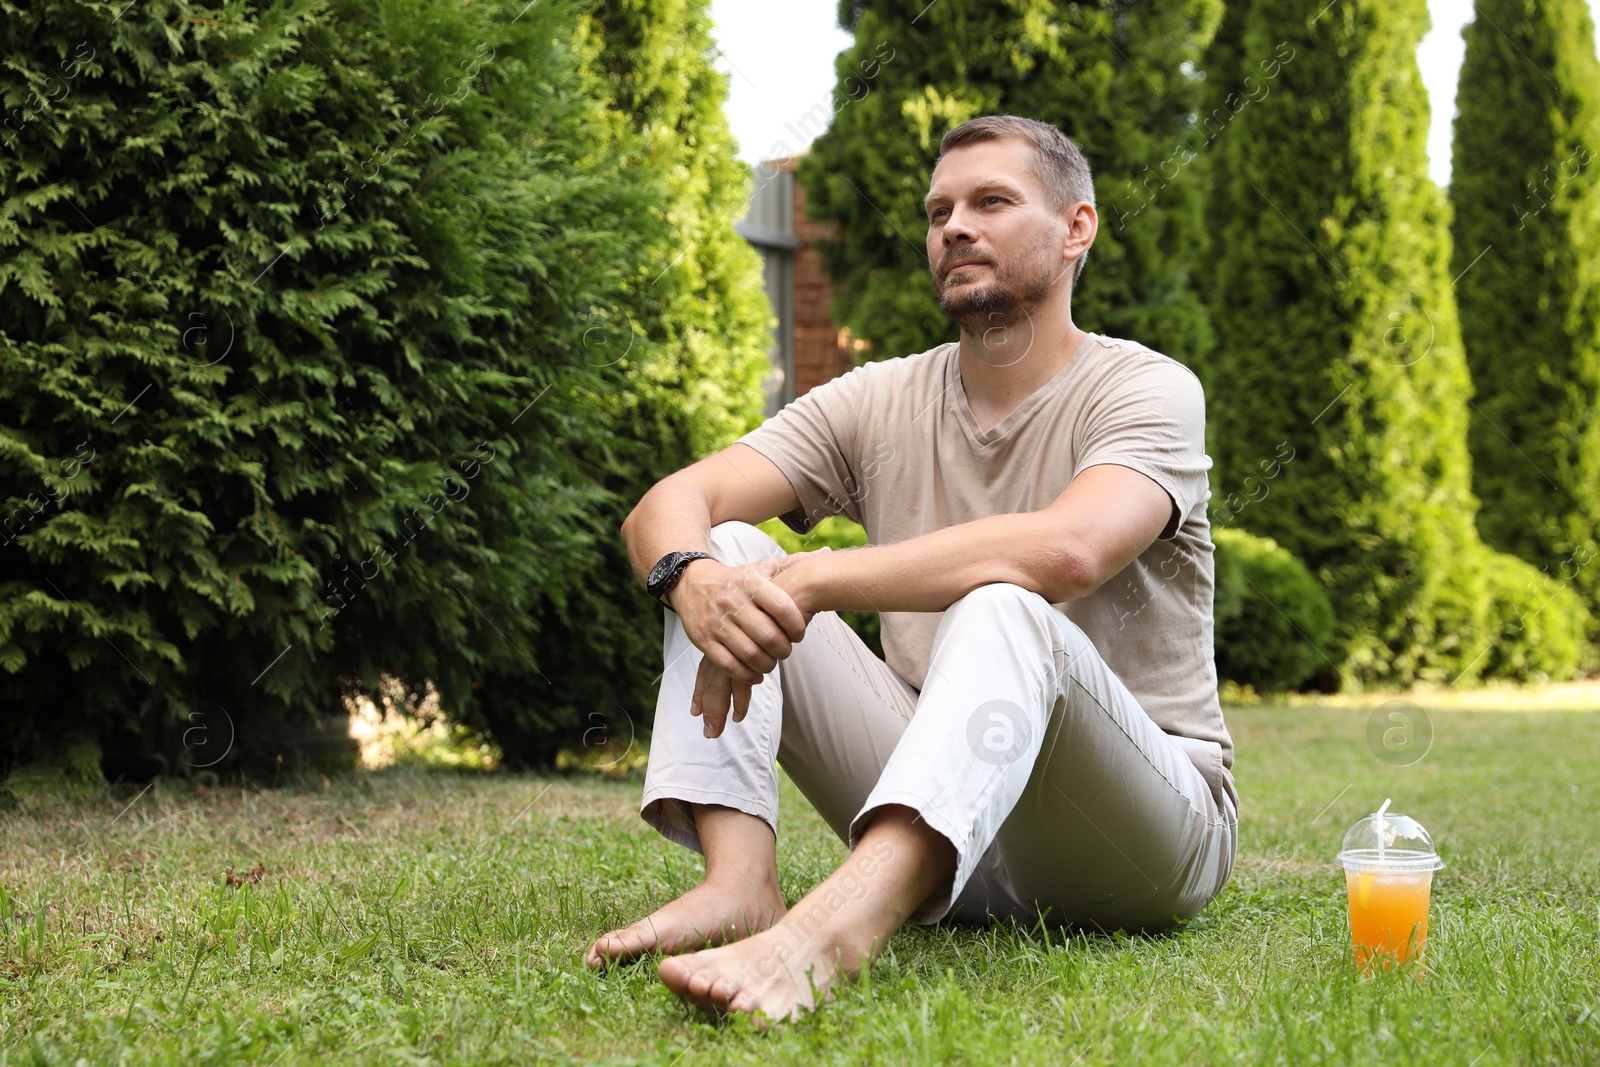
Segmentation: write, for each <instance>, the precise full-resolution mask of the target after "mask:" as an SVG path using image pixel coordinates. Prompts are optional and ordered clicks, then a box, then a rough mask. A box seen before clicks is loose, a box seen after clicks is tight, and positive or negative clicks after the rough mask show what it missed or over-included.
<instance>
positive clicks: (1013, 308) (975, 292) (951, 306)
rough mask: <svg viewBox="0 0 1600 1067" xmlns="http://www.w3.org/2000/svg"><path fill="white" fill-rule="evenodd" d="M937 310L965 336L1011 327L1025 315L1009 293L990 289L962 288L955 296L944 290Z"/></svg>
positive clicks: (969, 286)
mask: <svg viewBox="0 0 1600 1067" xmlns="http://www.w3.org/2000/svg"><path fill="white" fill-rule="evenodd" d="M939 307H940V308H941V309H942V310H943V311H944V313H945V315H946V316H948V317H949V319H950V321H951V322H954V323H955V324H956V325H957V326H960V327H961V329H962V331H963V332H965V333H969V334H981V333H983V332H984V331H986V330H994V329H1004V328H1006V327H1008V326H1013V325H1015V324H1016V323H1017V322H1019V321H1021V319H1022V318H1023V316H1024V315H1025V314H1026V312H1025V311H1024V310H1023V309H1022V308H1021V307H1020V306H1018V304H1017V302H1016V301H1015V300H1014V299H1012V297H1011V294H1010V293H1007V292H1005V291H1004V290H1001V289H998V288H996V287H995V286H992V285H984V286H978V285H966V286H961V287H960V289H959V291H957V292H951V291H950V289H949V288H946V289H945V293H944V297H943V298H942V299H941V300H940V301H939Z"/></svg>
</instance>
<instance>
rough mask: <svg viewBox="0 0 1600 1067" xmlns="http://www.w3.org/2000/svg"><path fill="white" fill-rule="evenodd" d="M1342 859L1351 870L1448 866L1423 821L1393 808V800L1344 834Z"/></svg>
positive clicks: (1430, 868)
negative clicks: (1423, 826) (1398, 812)
mask: <svg viewBox="0 0 1600 1067" xmlns="http://www.w3.org/2000/svg"><path fill="white" fill-rule="evenodd" d="M1338 862H1339V865H1340V866H1341V867H1343V868H1344V869H1345V870H1349V871H1374V872H1379V871H1382V872H1389V871H1394V872H1412V871H1437V870H1439V869H1440V868H1441V867H1443V866H1444V861H1443V860H1441V859H1439V854H1438V853H1437V852H1436V851H1434V848H1433V838H1431V837H1429V836H1428V831H1426V830H1424V829H1423V828H1422V824H1421V823H1419V822H1417V820H1415V819H1413V818H1411V817H1410V816H1407V815H1395V814H1393V813H1391V812H1390V811H1389V801H1388V800H1385V801H1384V802H1383V807H1381V808H1379V809H1378V810H1377V811H1375V812H1373V813H1372V814H1371V815H1368V816H1367V817H1366V818H1365V819H1362V820H1361V821H1360V822H1358V823H1356V824H1355V825H1354V826H1352V827H1350V832H1349V833H1347V834H1345V835H1344V848H1343V850H1342V851H1340V853H1339V856H1338Z"/></svg>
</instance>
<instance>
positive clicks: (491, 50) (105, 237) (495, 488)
mask: <svg viewBox="0 0 1600 1067" xmlns="http://www.w3.org/2000/svg"><path fill="white" fill-rule="evenodd" d="M0 15H3V18H0V50H3V51H4V53H5V54H6V55H7V56H8V63H7V65H6V67H5V68H4V71H3V72H0V100H3V101H4V102H5V104H6V106H7V108H9V109H12V111H13V112H14V111H15V109H16V108H17V107H19V106H21V107H26V108H31V110H30V111H29V112H28V114H27V121H26V122H21V123H15V122H14V123H13V125H12V126H10V127H8V128H7V129H8V132H10V133H11V134H12V137H13V140H12V141H11V142H8V144H7V148H6V150H5V151H4V152H0V249H3V253H0V450H3V452H4V456H5V459H6V462H5V463H4V464H0V502H3V507H4V514H5V515H6V516H7V517H8V518H9V520H10V525H8V526H7V533H6V543H5V544H4V545H0V668H3V671H0V703H3V705H4V707H5V708H6V715H7V720H8V722H7V725H8V730H7V731H6V734H5V737H4V739H3V740H0V746H3V748H4V752H3V753H0V760H11V761H16V760H22V759H28V758H33V757H36V756H38V755H39V754H41V753H47V752H49V751H51V750H53V749H54V750H59V749H61V747H62V746H64V745H68V744H81V743H82V741H83V740H84V739H88V740H90V741H92V742H94V743H97V744H99V745H100V747H101V748H102V750H103V751H104V752H105V753H106V755H107V757H108V759H109V760H110V761H111V762H112V763H113V764H116V763H118V761H120V762H121V763H122V764H124V765H126V766H129V767H132V768H134V769H135V770H136V771H137V770H142V771H146V772H148V771H150V770H156V769H161V768H162V767H163V766H164V767H165V768H166V769H168V770H182V769H183V766H182V765H183V764H184V763H188V762H190V761H189V759H188V758H187V754H186V751H187V750H186V749H185V747H184V745H183V743H182V741H181V739H182V738H183V737H184V736H185V734H186V732H187V731H184V730H182V729H181V727H182V726H183V725H184V724H186V723H190V722H194V721H196V716H199V717H200V718H201V719H204V720H205V721H206V722H207V724H208V725H211V724H215V722H216V720H217V719H218V718H219V717H225V718H226V719H227V720H228V721H229V722H230V723H232V724H234V725H236V726H237V727H238V733H239V735H240V736H251V735H257V736H259V733H260V730H259V726H260V724H261V723H263V722H270V721H273V720H279V719H284V718H290V717H315V716H317V715H318V714H327V713H329V712H333V711H337V709H338V707H339V700H340V697H341V695H343V694H345V693H348V692H350V691H351V690H361V689H365V690H367V691H376V689H377V684H378V679H379V678H380V676H382V675H389V676H393V677H395V678H398V679H400V680H402V681H403V682H404V683H405V684H407V685H408V686H410V687H411V688H412V689H413V691H420V690H421V689H422V688H423V687H424V686H426V685H429V684H431V685H433V686H435V687H437V689H438V690H439V692H440V695H441V698H442V703H443V705H444V706H445V707H446V708H448V709H451V710H452V711H454V712H456V713H458V714H460V715H462V716H464V717H466V718H469V719H470V718H472V717H473V716H474V715H475V714H480V715H481V714H482V712H483V705H484V704H486V703H488V701H486V700H477V701H475V699H474V686H475V685H476V686H477V687H479V688H480V689H483V690H486V691H488V692H490V693H499V694H501V698H500V699H501V705H502V706H504V705H505V704H507V703H509V702H511V701H510V698H509V697H508V696H507V695H506V694H508V692H509V691H511V690H516V691H517V697H516V699H515V703H516V704H517V707H518V717H517V721H518V722H519V723H521V724H522V726H523V727H524V731H523V733H522V734H521V735H520V736H517V737H514V738H511V740H512V742H513V743H512V744H511V745H509V746H508V748H509V749H511V751H509V752H508V755H511V756H513V757H521V758H523V759H525V760H529V761H535V762H538V761H542V760H545V759H548V758H549V757H550V756H551V755H553V746H554V744H555V743H556V742H557V741H558V740H559V739H560V738H562V737H572V736H576V732H577V731H582V730H584V729H585V728H587V726H588V725H589V722H590V720H589V716H591V715H594V714H600V715H602V716H605V717H608V718H612V719H618V720H620V718H621V717H623V716H629V717H632V716H635V715H638V714H642V711H641V709H647V708H648V707H649V706H650V704H651V703H652V701H651V700H650V699H649V698H650V697H651V696H652V695H653V693H652V689H651V684H650V682H651V679H652V677H653V676H654V674H655V670H656V668H657V667H658V666H659V664H658V663H657V662H656V661H657V660H659V655H660V653H659V648H660V646H659V643H658V642H659V621H658V620H656V621H654V622H653V621H652V620H654V618H655V613H654V612H652V611H650V610H648V605H647V604H646V603H645V601H644V598H643V595H642V594H641V593H639V592H638V591H637V590H636V589H633V588H632V586H633V583H632V578H631V576H630V575H628V574H627V573H626V571H624V572H623V573H621V574H620V575H619V574H618V573H617V569H616V557H617V552H616V548H615V542H616V540H617V534H616V525H617V521H618V518H619V516H620V514H621V513H622V512H624V511H625V509H626V507H627V505H628V504H629V503H631V500H632V499H634V498H636V497H637V495H638V494H639V493H640V492H642V491H643V488H644V487H645V485H646V484H648V481H649V477H650V473H651V471H652V470H654V469H660V468H662V467H664V466H668V465H673V464H675V463H676V464H680V465H681V463H682V462H687V461H688V460H689V459H691V458H692V455H691V454H690V452H691V450H690V449H689V448H688V447H685V446H684V445H683V444H682V442H684V441H687V440H691V439H692V438H693V434H694V433H697V432H701V431H699V430H686V429H681V428H680V429H679V430H678V431H677V433H676V437H675V438H671V440H672V441H673V442H674V443H673V444H671V445H670V446H668V445H663V444H662V443H661V441H662V440H667V439H668V435H667V434H665V433H663V434H662V437H661V439H660V440H658V441H656V442H644V443H636V442H634V441H633V440H632V439H631V438H630V436H629V435H628V434H626V433H622V432H619V429H624V428H631V427H635V426H638V425H639V424H640V423H641V422H645V421H653V422H654V423H655V424H657V425H661V426H669V427H671V426H677V427H682V426H683V425H685V424H686V423H692V422H693V420H692V419H690V418H689V417H688V416H683V415H680V414H676V413H673V412H670V411H664V410H663V406H664V405H666V404H667V400H668V399H669V397H670V387H669V386H662V387H661V388H660V389H659V390H656V391H655V392H653V393H652V392H650V391H649V390H640V389H638V388H635V387H634V382H635V381H636V380H637V378H638V377H639V376H640V375H641V374H646V373H648V372H649V369H650V368H651V367H659V366H660V361H661V360H662V359H663V358H665V357H664V356H663V354H662V353H661V352H660V351H658V350H657V346H650V345H646V346H644V347H643V348H642V349H640V350H638V352H637V353H635V354H634V355H630V357H628V358H624V359H621V360H617V359H614V358H609V357H608V358H606V359H601V358H597V357H596V356H595V355H594V348H593V345H594V342H595V341H596V340H597V338H600V337H602V336H606V335H604V334H603V333H602V334H597V333H596V332H594V331H596V330H597V329H601V328H603V327H608V326H613V325H614V324H616V323H619V322H620V323H623V324H624V326H623V330H624V331H628V332H631V331H632V330H633V327H632V326H631V325H628V324H630V323H633V322H639V321H644V322H649V321H651V319H652V318H653V317H654V316H657V315H660V314H663V313H664V312H662V311H661V307H662V306H663V304H662V300H663V298H662V295H661V292H660V291H656V292H647V291H646V290H645V289H644V287H642V286H641V285H640V284H639V283H638V279H639V278H642V277H647V276H654V275H655V274H656V273H658V272H659V271H660V270H661V267H662V266H663V264H661V262H660V259H659V252H660V249H661V248H662V247H663V246H664V245H666V244H669V243H670V241H671V238H670V237H669V236H668V235H667V233H666V231H665V230H664V227H665V226H667V225H668V220H666V219H664V218H663V216H662V215H661V213H660V204H661V202H662V199H663V189H662V186H661V184H660V180H659V179H660V176H659V174H656V173H652V172H649V171H643V170H640V169H638V168H630V167H629V166H628V163H629V161H630V159H632V158H636V157H637V155H638V152H639V149H638V147H637V143H636V142H634V141H632V140H631V139H630V134H629V133H628V131H627V129H626V126H625V122H624V119H625V116H619V115H618V114H617V113H616V112H614V111H611V110H609V109H608V106H607V102H608V100H609V98H610V95H611V93H610V90H609V89H608V87H607V86H606V85H605V84H604V83H603V82H602V81H601V80H600V79H599V77H598V76H597V75H596V74H595V73H593V69H592V67H591V64H592V62H593V60H594V58H595V55H594V52H593V49H594V47H595V44H594V42H593V39H592V35H589V34H587V33H586V32H585V26H586V22H585V18H586V16H585V13H584V12H582V11H578V10H574V9H573V7H572V6H570V5H569V4H568V3H566V2H565V0H546V2H542V3H539V4H534V5H528V4H525V3H522V2H519V0H490V2H480V3H474V4H470V5H467V4H459V3H453V2H442V0H379V2H377V3H375V4H367V3H362V4H357V3H354V2H351V0H289V2H286V3H282V4H277V5H263V4H257V3H246V2H239V0H234V2H227V3H222V4H219V5H216V6H202V5H201V4H199V3H192V2H188V0H171V2H158V3H155V4H149V5H138V6H135V7H132V8H128V7H126V5H124V4H112V3H99V2H92V0H82V2H74V3H58V4H50V5H18V4H15V3H11V2H9V0H0ZM41 89H42V90H44V91H43V92H42V93H41V92H37V91H36V90H41ZM29 93H33V95H32V96H29V95H28V94H29ZM34 104H37V105H38V106H37V107H34V106H33V105H34ZM665 306H666V307H669V308H670V307H671V306H673V304H672V303H671V301H670V300H669V301H667V302H666V304H665ZM609 336H612V337H617V336H619V334H617V333H612V334H610V335H609ZM664 377H668V378H670V375H664ZM724 432H726V431H724ZM673 449H676V453H675V454H674V452H673ZM624 589H626V592H624ZM628 597H633V598H635V599H634V600H632V601H629V600H628V599H627V598H628ZM652 625H654V626H656V627H657V629H656V632H655V633H654V635H653V636H652V634H651V633H650V627H651V626H652ZM506 740H507V739H506V738H502V742H503V743H504V742H505V741H506ZM239 755H240V753H237V752H235V753H234V754H233V756H232V757H230V758H235V757H237V756H239ZM246 755H248V753H246ZM266 755H268V756H269V757H270V753H267V754H266Z"/></svg>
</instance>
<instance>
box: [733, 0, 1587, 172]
mask: <svg viewBox="0 0 1600 1067" xmlns="http://www.w3.org/2000/svg"><path fill="white" fill-rule="evenodd" d="M1589 9H1590V12H1591V13H1592V14H1594V16H1595V21H1596V22H1600V0H1589ZM838 10H839V5H838V2H837V0H786V2H785V3H783V4H781V5H778V4H774V3H773V2H772V0H712V3H711V13H712V17H713V18H714V19H715V20H716V24H717V31H716V33H717V41H718V44H719V45H720V46H721V48H722V51H723V57H722V60H721V61H720V66H721V68H722V69H723V70H724V71H725V72H726V73H727V74H728V76H729V78H730V84H729V95H728V104H727V109H726V110H727V114H728V121H729V122H730V123H731V124H732V126H733V133H734V136H736V137H737V138H738V139H739V145H740V153H739V154H740V157H741V158H742V159H744V160H746V161H748V162H751V163H756V162H759V161H761V160H762V159H767V158H770V157H771V156H773V155H774V154H779V155H781V154H785V153H786V152H787V151H788V150H795V149H799V148H800V147H801V146H802V145H804V144H806V143H809V141H810V137H807V136H804V133H803V131H802V132H801V133H800V134H797V133H796V132H795V130H796V129H797V123H798V122H799V120H801V118H802V117H803V116H804V115H806V114H807V112H809V111H810V110H811V109H812V107H813V106H814V105H816V104H818V103H822V104H823V106H824V107H826V106H827V101H828V100H829V98H830V96H831V95H832V93H833V60H834V57H835V56H836V55H838V53H839V52H840V51H842V50H843V49H845V48H847V47H849V45H850V36H849V35H848V34H846V33H845V32H844V31H842V30H840V29H839V28H838V25H837V24H836V22H835V19H836V17H837V15H838ZM1428 10H1429V11H1430V12H1431V13H1432V15H1433V30H1432V31H1431V32H1430V33H1429V34H1428V36H1427V37H1425V38H1423V41H1422V46H1421V47H1420V48H1418V49H1417V61H1418V62H1419V63H1420V64H1421V66H1422V80H1423V83H1424V84H1425V85H1426V86H1427V87H1428V96H1429V98H1430V100H1431V102H1432V105H1433V127H1432V129H1431V130H1430V132H1429V137H1428V159H1429V170H1430V172H1431V173H1432V174H1433V178H1434V180H1435V181H1437V182H1438V183H1439V184H1440V185H1444V184H1447V183H1448V182H1449V180H1450V120H1451V119H1452V117H1453V116H1454V115H1455V97H1456V74H1457V72H1458V71H1459V70H1460V68H1461V53H1462V50H1463V48H1464V45H1463V42H1462V40H1461V27H1462V26H1464V25H1466V23H1467V22H1468V21H1469V20H1470V19H1471V18H1472V0H1428ZM892 43H893V42H891V44H892ZM774 146H777V147H778V152H776V153H774V152H773V151H772V149H773V147H774Z"/></svg>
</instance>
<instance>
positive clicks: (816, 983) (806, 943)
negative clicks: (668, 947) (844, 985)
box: [658, 915, 866, 1025]
mask: <svg viewBox="0 0 1600 1067" xmlns="http://www.w3.org/2000/svg"><path fill="white" fill-rule="evenodd" d="M805 927H806V923H804V922H796V921H795V920H794V917H793V915H790V916H789V917H788V918H786V919H784V920H783V921H781V922H779V923H777V924H776V925H774V926H773V927H772V928H771V929H770V930H767V931H766V932H764V933H760V934H756V935H755V936H753V937H749V938H746V939H744V940H742V941H740V942H738V943H737V944H733V945H727V946H724V947H722V948H713V949H708V950H706V951H703V952H692V953H688V954H687V955H682V956H674V957H672V958H671V959H666V960H662V961H661V966H660V969H659V971H658V973H659V974H660V976H661V981H662V982H663V983H665V984H666V986H667V988H668V989H670V990H672V991H673V992H674V993H676V994H678V996H680V997H683V998H684V999H685V1000H688V1001H691V1002H692V1003H694V1004H698V1005H699V1006H700V1007H702V1008H705V1009H706V1010H707V1011H711V1012H715V1013H717V1014H719V1015H722V1014H727V1013H729V1012H735V1011H739V1012H745V1013H747V1014H749V1015H750V1016H752V1017H753V1018H754V1019H755V1020H756V1022H757V1024H758V1025H766V1024H768V1023H771V1022H777V1021H780V1020H785V1019H793V1018H797V1017H798V1016H800V1015H802V1014H804V1013H805V1012H808V1011H810V1010H811V1009H813V1008H815V1007H816V1006H817V1002H818V1001H819V1000H820V999H823V998H825V997H826V996H827V995H828V990H829V988H830V987H831V986H832V985H833V983H834V981H835V980H836V979H837V978H839V976H840V975H844V976H845V977H846V978H849V979H851V980H854V979H855V978H856V976H857V975H858V974H859V972H860V967H861V963H862V961H863V959H864V958H865V956H866V953H865V951H863V950H859V949H855V948H851V947H846V946H843V945H840V944H838V943H837V942H836V941H835V939H833V938H831V937H826V936H823V933H822V931H820V930H810V931H808V930H807V929H806V928H805Z"/></svg>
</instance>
